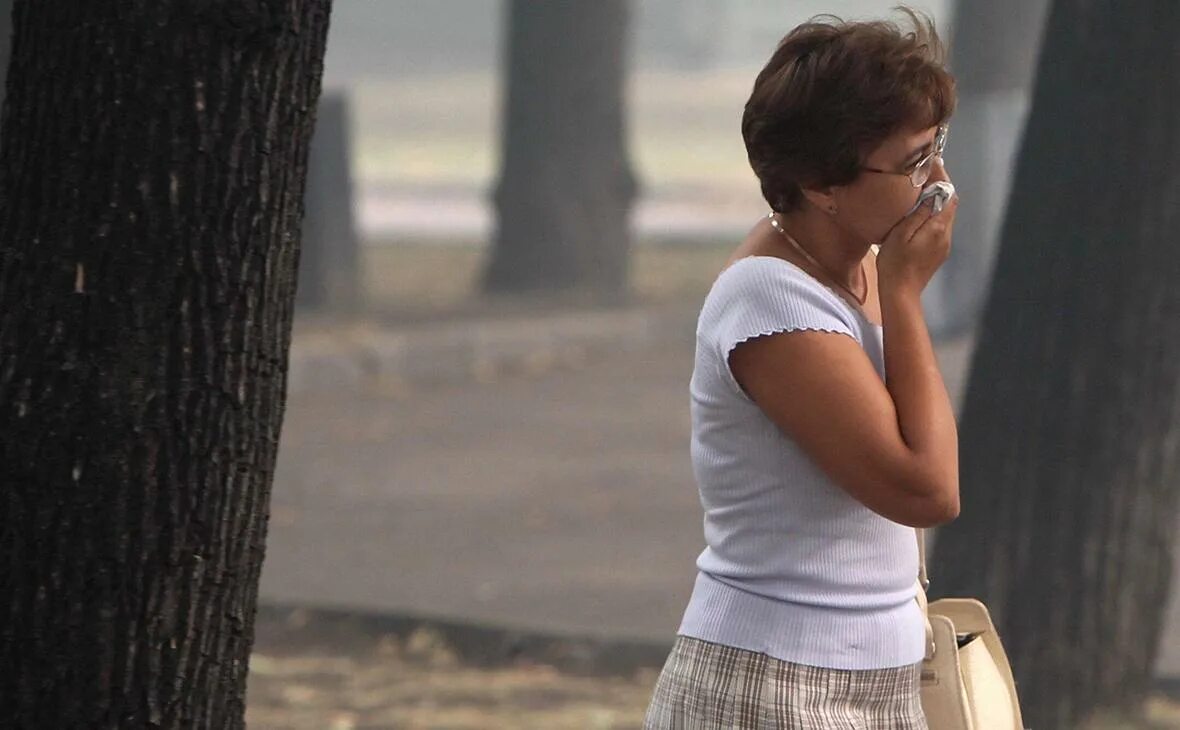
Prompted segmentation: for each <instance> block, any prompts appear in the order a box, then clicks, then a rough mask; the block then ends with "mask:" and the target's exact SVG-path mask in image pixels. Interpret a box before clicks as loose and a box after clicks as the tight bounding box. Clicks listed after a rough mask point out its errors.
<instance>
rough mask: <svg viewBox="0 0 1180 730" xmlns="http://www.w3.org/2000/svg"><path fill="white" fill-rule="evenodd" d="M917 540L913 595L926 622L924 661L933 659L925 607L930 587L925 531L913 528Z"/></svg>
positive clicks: (931, 627) (926, 608) (928, 613)
mask: <svg viewBox="0 0 1180 730" xmlns="http://www.w3.org/2000/svg"><path fill="white" fill-rule="evenodd" d="M914 534H915V535H916V536H917V539H918V590H917V592H915V593H914V600H915V601H917V602H918V606H919V607H920V608H921V609H922V618H923V619H925V620H926V661H930V660H931V659H933V658H934V626H932V625H931V624H930V610H929V608H928V607H927V598H926V589H927V588H929V587H930V577H929V576H928V575H927V574H926V530H924V529H922V528H921V527H917V528H914Z"/></svg>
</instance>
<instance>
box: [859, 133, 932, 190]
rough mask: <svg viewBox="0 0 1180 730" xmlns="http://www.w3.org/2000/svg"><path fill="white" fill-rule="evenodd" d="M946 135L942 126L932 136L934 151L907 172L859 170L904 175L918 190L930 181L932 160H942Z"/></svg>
mask: <svg viewBox="0 0 1180 730" xmlns="http://www.w3.org/2000/svg"><path fill="white" fill-rule="evenodd" d="M946 133H947V125H945V124H943V125H941V126H940V127H939V128H938V131H937V132H935V134H934V149H933V150H932V151H931V152H930V154H928V155H926V156H925V157H923V158H922V159H920V160H918V161H917V162H916V163H914V166H913V167H911V168H910V169H908V170H904V171H902V172H896V171H894V170H880V169H878V168H875V167H862V168H860V169H862V170H864V171H865V172H879V173H882V174H885V175H905V176H906V177H908V178H909V179H910V185H913V186H914V187H916V188H920V187H922V186H923V185H925V184H926V181H927V180H929V179H930V173H932V172H934V160H935V159H942V151H943V150H944V149H946Z"/></svg>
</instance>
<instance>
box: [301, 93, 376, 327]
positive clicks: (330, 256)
mask: <svg viewBox="0 0 1180 730" xmlns="http://www.w3.org/2000/svg"><path fill="white" fill-rule="evenodd" d="M349 126H350V120H349V115H348V97H347V96H346V95H345V94H343V93H341V92H336V93H325V94H323V95H322V96H321V97H320V104H319V113H318V114H317V115H316V129H315V136H313V137H312V140H311V151H310V152H309V153H308V162H307V194H306V196H304V197H305V205H304V207H305V209H306V215H305V217H304V221H303V244H302V250H301V251H300V256H299V295H298V297H297V299H296V304H297V305H298V306H299V307H301V308H306V309H310V310H316V311H321V312H334V313H349V312H355V311H357V310H358V309H360V307H361V302H362V299H363V296H362V292H361V285H360V276H359V272H358V270H357V267H358V263H359V262H358V258H359V257H358V251H357V249H358V246H357V235H356V225H355V222H354V220H353V214H352V166H351V164H350V163H351V153H350V151H349V137H350V134H349Z"/></svg>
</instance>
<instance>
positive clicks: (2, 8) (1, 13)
mask: <svg viewBox="0 0 1180 730" xmlns="http://www.w3.org/2000/svg"><path fill="white" fill-rule="evenodd" d="M11 54H12V0H0V109H3V107H4V90H5V88H6V87H7V80H8V57H9V55H11ZM0 119H3V116H2V115H0ZM0 126H2V125H0ZM2 139H3V137H0V140H2Z"/></svg>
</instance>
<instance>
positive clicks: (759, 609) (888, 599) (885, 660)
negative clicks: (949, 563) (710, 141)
mask: <svg viewBox="0 0 1180 730" xmlns="http://www.w3.org/2000/svg"><path fill="white" fill-rule="evenodd" d="M793 330H821V331H825V332H833V333H839V334H843V335H847V336H849V337H852V338H853V339H854V340H856V341H857V342H858V343H860V345H861V346H862V347H863V348H864V350H865V352H866V353H867V354H868V356H869V358H870V359H871V360H872V362H873V364H874V366H875V367H876V369H877V372H878V373H879V374H880V375H881V377H882V379H884V377H885V365H884V350H883V345H882V332H881V328H880V327H879V326H877V325H875V324H873V323H871V322H869V321H868V320H866V319H864V317H863V316H862V315H861V314H860V313H859V312H857V310H855V309H854V308H852V307H851V306H850V305H849V304H848V303H847V302H845V301H844V300H843V299H841V298H840V297H839V296H837V295H836V294H835V293H834V292H832V291H831V290H830V289H828V288H826V287H825V286H823V285H822V284H820V283H819V282H818V281H816V280H815V279H814V278H812V277H811V276H809V275H808V274H807V273H805V272H804V271H803V270H802V269H800V268H798V267H796V266H795V265H793V264H791V263H789V262H787V261H784V260H782V259H779V258H775V257H770V256H753V257H749V258H744V259H741V260H739V261H737V262H736V263H734V264H733V265H732V266H730V267H729V268H728V269H726V270H725V271H724V272H723V273H722V274H721V275H720V276H719V277H718V279H717V281H716V282H715V283H714V284H713V288H712V290H711V291H710V292H709V295H708V296H707V297H706V299H705V303H704V306H703V307H702V309H701V315H700V319H699V320H698V324H697V345H696V363H695V367H694V369H693V375H692V382H691V385H690V391H691V396H692V464H693V471H694V473H695V474H696V479H697V484H698V486H699V488H700V497H701V505H702V507H704V511H705V542H706V544H707V545H708V547H706V548H705V550H704V552H702V553H701V555H700V557H699V558H698V559H697V568H698V569H699V571H700V572H699V574H698V576H697V581H696V586H695V588H694V589H693V593H692V598H691V599H690V601H689V604H688V608H687V610H686V611H685V615H684V620H683V622H682V624H681V626H680V631H679V633H681V634H683V635H686V636H693V637H696V638H699V639H704V640H706V641H712V642H717V643H721V644H727V645H729V646H736V647H740V648H743V649H749V650H752V651H759V652H765V653H767V654H769V655H770V656H773V657H776V658H778V659H783V660H785V661H790V662H795V663H798V664H807V665H810V666H818V667H830V668H835V669H881V668H886V667H897V666H903V665H907V664H913V663H915V662H919V661H921V660H922V656H923V649H924V637H925V621H924V619H923V616H922V613H921V609H920V608H919V607H918V604H917V602H916V601H915V600H914V597H915V590H916V584H915V578H916V576H917V574H918V551H917V542H916V538H915V535H914V529H913V528H911V527H906V526H904V525H899V524H897V523H895V522H892V521H891V520H888V519H886V518H884V517H882V516H880V515H878V514H876V513H875V512H873V511H871V510H870V509H868V508H867V507H865V506H864V505H862V504H861V503H859V502H857V501H856V500H855V499H853V498H852V497H851V496H850V495H849V494H848V493H847V492H845V491H844V490H842V489H841V488H840V487H838V486H837V485H836V484H835V483H833V482H832V481H831V480H830V479H829V478H828V477H827V476H826V475H825V474H824V473H823V472H822V471H820V469H819V468H818V467H817V466H815V464H814V463H813V462H812V461H811V460H810V458H809V457H808V456H807V455H806V454H805V453H803V451H802V450H801V449H800V448H799V447H798V446H797V445H796V444H795V442H794V441H792V440H791V439H790V438H788V437H786V436H785V435H784V434H783V433H782V431H780V430H779V429H778V428H777V427H776V426H775V425H774V423H772V422H771V421H770V419H769V418H767V417H766V415H765V414H764V413H763V412H762V410H761V409H760V408H759V407H758V406H757V405H756V404H755V403H754V402H753V401H751V400H750V399H749V397H747V396H746V394H745V393H744V392H743V391H742V389H741V388H740V387H739V386H738V384H737V381H735V380H734V378H733V374H732V372H731V371H730V369H729V353H730V352H731V351H732V350H733V348H734V347H735V346H737V345H738V344H740V343H741V342H743V341H745V340H748V339H751V338H754V337H758V336H760V335H768V334H773V333H777V332H790V331H793Z"/></svg>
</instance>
